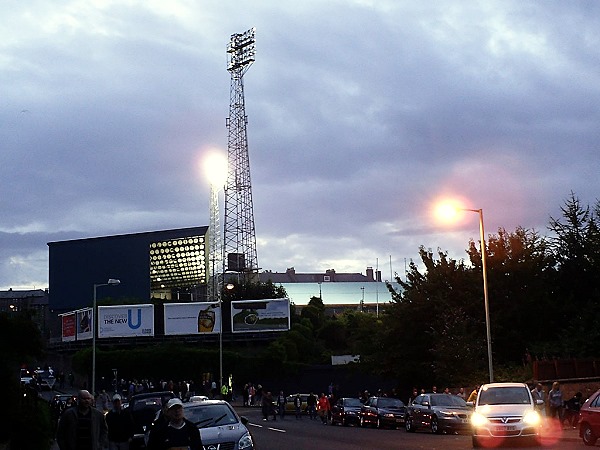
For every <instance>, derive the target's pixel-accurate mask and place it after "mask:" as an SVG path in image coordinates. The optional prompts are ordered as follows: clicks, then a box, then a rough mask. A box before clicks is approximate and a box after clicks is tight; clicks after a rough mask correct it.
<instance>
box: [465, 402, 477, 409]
mask: <svg viewBox="0 0 600 450" xmlns="http://www.w3.org/2000/svg"><path fill="white" fill-rule="evenodd" d="M466 404H467V406H470V407H471V408H473V407H474V406H475V402H466Z"/></svg>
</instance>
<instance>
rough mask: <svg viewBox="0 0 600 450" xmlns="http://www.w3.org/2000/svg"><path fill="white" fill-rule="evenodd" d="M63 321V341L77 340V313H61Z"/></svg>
mask: <svg viewBox="0 0 600 450" xmlns="http://www.w3.org/2000/svg"><path fill="white" fill-rule="evenodd" d="M61 319H62V320H61V322H62V341H63V342H71V341H74V340H75V334H76V332H75V330H76V323H75V322H76V320H77V319H76V317H75V313H74V312H73V313H68V314H62V315H61Z"/></svg>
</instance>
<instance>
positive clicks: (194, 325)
mask: <svg viewBox="0 0 600 450" xmlns="http://www.w3.org/2000/svg"><path fill="white" fill-rule="evenodd" d="M220 332H221V305H220V304H219V303H168V304H165V335H169V334H205V333H220Z"/></svg>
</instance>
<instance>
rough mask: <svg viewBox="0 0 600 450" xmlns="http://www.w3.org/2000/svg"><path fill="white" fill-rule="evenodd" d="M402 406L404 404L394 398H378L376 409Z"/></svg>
mask: <svg viewBox="0 0 600 450" xmlns="http://www.w3.org/2000/svg"><path fill="white" fill-rule="evenodd" d="M402 406H404V403H402V401H400V400H398V399H396V398H380V399H379V400H378V401H377V407H378V408H401V407H402Z"/></svg>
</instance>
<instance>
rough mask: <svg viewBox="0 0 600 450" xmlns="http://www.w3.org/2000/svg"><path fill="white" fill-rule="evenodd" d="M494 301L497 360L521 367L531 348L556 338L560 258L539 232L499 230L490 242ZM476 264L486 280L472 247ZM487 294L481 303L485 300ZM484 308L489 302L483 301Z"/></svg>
mask: <svg viewBox="0 0 600 450" xmlns="http://www.w3.org/2000/svg"><path fill="white" fill-rule="evenodd" d="M486 252H487V263H488V264H487V271H488V298H489V308H490V324H491V335H492V342H493V346H492V347H493V353H494V361H496V362H498V363H504V364H512V363H518V362H520V361H521V360H522V357H523V354H524V353H525V350H526V349H528V348H529V349H531V348H532V347H533V348H536V347H539V346H540V345H542V343H543V342H546V341H547V340H548V339H550V340H553V339H554V338H555V335H554V329H553V327H552V326H549V325H550V324H552V321H553V316H552V311H553V308H552V307H551V305H552V301H553V297H552V296H551V292H552V284H553V279H554V278H555V270H554V258H553V255H552V253H551V251H550V249H549V245H548V242H547V240H546V239H544V238H542V237H540V235H539V234H538V233H537V232H536V231H534V230H526V229H524V228H521V227H518V228H517V229H516V230H515V231H514V232H507V231H506V230H505V229H504V228H499V229H498V234H497V235H490V236H489V237H488V239H487V243H486ZM467 253H468V255H469V258H470V261H471V264H472V265H473V268H474V270H475V272H476V274H479V276H481V270H482V268H481V251H480V247H479V243H478V244H476V243H475V242H474V241H473V240H471V241H470V242H469V248H468V250H467ZM482 298H483V296H482V294H481V295H480V299H482ZM480 305H481V308H483V300H481V301H480Z"/></svg>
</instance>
